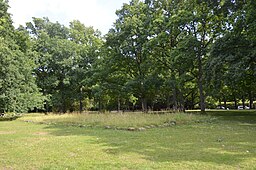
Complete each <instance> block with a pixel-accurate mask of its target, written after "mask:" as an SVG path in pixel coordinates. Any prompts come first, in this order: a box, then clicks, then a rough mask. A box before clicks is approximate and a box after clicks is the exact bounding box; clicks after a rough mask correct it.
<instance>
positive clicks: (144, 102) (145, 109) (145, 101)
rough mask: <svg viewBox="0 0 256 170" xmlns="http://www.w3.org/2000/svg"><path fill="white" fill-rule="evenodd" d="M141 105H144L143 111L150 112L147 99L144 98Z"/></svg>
mask: <svg viewBox="0 0 256 170" xmlns="http://www.w3.org/2000/svg"><path fill="white" fill-rule="evenodd" d="M141 105H142V111H143V112H147V111H148V108H147V107H148V106H147V99H146V98H145V97H142V99H141Z"/></svg>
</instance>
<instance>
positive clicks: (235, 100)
mask: <svg viewBox="0 0 256 170" xmlns="http://www.w3.org/2000/svg"><path fill="white" fill-rule="evenodd" d="M234 102H235V109H237V100H236V97H234Z"/></svg>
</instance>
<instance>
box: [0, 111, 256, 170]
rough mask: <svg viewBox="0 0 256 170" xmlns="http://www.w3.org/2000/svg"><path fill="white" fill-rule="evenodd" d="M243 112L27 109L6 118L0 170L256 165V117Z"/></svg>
mask: <svg viewBox="0 0 256 170" xmlns="http://www.w3.org/2000/svg"><path fill="white" fill-rule="evenodd" d="M211 114H216V113H213V112H212V113H211ZM243 114H244V112H241V115H240V116H238V115H235V116H230V115H229V116H218V117H215V116H214V117H212V116H204V115H193V114H192V115H191V114H180V113H179V114H166V115H165V114H163V115H155V114H137V113H136V114H133V113H125V114H117V113H115V114H112V113H111V114H85V115H79V114H73V115H70V114H65V115H53V114H50V115H43V114H27V115H24V117H22V118H20V119H18V120H15V121H8V122H0V143H1V145H0V150H1V152H0V169H21V170H23V169H24V170H25V169H26V170H27V169H81V170H82V169H111V170H112V169H142V170H144V169H185V170H186V169H187V170H190V169H206V170H208V169H219V170H230V169H248V170H250V169H256V164H255V162H256V143H255V141H256V134H255V131H256V122H255V120H256V116H255V115H253V114H252V115H249V116H248V115H247V116H243ZM166 120H175V121H177V125H176V126H168V127H164V128H151V129H147V130H145V131H132V132H131V131H127V130H114V129H105V128H101V127H103V126H105V125H110V124H111V125H112V126H117V125H116V124H118V126H124V127H126V126H127V127H130V126H138V127H139V126H142V125H143V126H144V125H145V124H162V122H165V121H166ZM211 120H213V121H211ZM141 121H142V122H141ZM147 121H148V122H147ZM96 122H98V123H96ZM156 122H157V123H156ZM41 123H42V124H41ZM74 123H75V124H77V125H79V124H84V125H86V124H90V125H95V126H92V128H84V127H83V126H82V127H80V126H69V125H70V124H74ZM94 127H95V128H94ZM98 127H100V128H98Z"/></svg>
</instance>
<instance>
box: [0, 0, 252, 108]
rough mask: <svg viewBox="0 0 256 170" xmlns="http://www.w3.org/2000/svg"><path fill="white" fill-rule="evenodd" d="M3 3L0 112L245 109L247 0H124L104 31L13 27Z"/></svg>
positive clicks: (248, 85) (73, 26)
mask: <svg viewBox="0 0 256 170" xmlns="http://www.w3.org/2000/svg"><path fill="white" fill-rule="evenodd" d="M8 8H9V6H8V3H7V1H6V0H0V112H28V111H40V112H50V111H54V112H61V113H65V112H72V111H83V110H118V111H120V110H142V111H144V112H147V111H148V110H161V109H166V110H168V109H173V110H180V111H185V110H186V109H195V108H200V109H201V111H205V109H206V108H216V106H217V105H222V106H224V107H225V108H227V107H233V108H237V106H238V104H242V105H243V107H245V106H246V105H248V106H249V107H250V108H255V103H253V102H254V100H255V98H256V13H255V9H256V1H255V0H246V1H233V0H217V1H212V0H204V1H201V0H190V1H187V0H159V1H154V0H143V1H142V0H131V1H130V3H129V4H124V5H123V6H122V8H121V9H120V10H117V11H116V15H117V16H118V19H117V20H116V21H115V23H114V25H113V28H111V29H110V30H109V32H108V33H107V34H106V35H105V36H102V35H101V33H100V32H99V31H98V30H95V29H94V28H93V27H86V26H85V25H84V24H83V23H81V22H80V21H77V20H74V21H72V22H70V25H69V27H66V26H64V25H62V24H60V23H59V22H56V23H53V22H51V21H50V20H49V19H48V18H33V20H32V22H28V23H26V25H25V26H20V27H19V28H17V29H15V28H14V26H13V24H12V19H11V14H9V13H8V11H7V10H8ZM230 102H232V103H233V104H232V106H230V105H229V103H230Z"/></svg>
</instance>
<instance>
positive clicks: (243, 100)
mask: <svg viewBox="0 0 256 170" xmlns="http://www.w3.org/2000/svg"><path fill="white" fill-rule="evenodd" d="M242 102H243V109H245V99H244V96H242Z"/></svg>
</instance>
